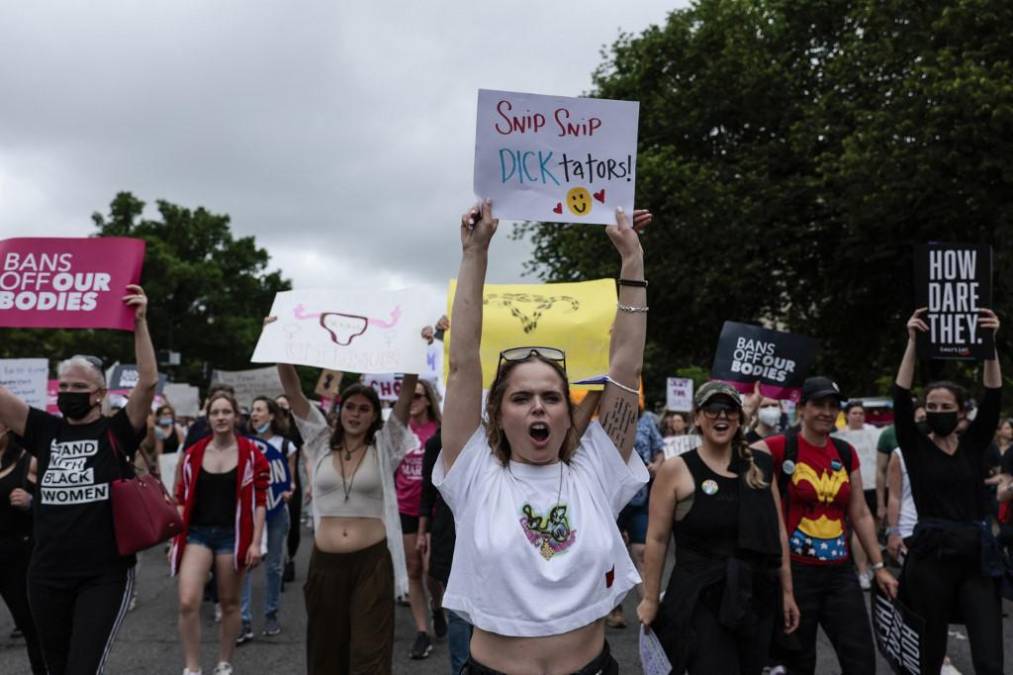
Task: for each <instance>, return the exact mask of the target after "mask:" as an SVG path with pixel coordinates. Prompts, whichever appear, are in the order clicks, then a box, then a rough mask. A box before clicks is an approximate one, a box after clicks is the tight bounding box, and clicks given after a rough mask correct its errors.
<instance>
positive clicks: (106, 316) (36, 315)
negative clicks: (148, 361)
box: [0, 237, 145, 331]
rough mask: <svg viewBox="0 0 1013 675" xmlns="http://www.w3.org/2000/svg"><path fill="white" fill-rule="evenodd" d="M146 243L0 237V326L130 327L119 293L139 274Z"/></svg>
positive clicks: (119, 239)
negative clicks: (1, 238) (0, 238)
mask: <svg viewBox="0 0 1013 675" xmlns="http://www.w3.org/2000/svg"><path fill="white" fill-rule="evenodd" d="M144 248H145V242H144V240H142V239H132V238H129V237H89V238H57V237H21V238H16V239H4V240H0V327H5V328H113V329H116V330H127V331H132V330H133V329H134V313H133V311H132V310H131V309H130V308H129V307H127V306H126V305H124V304H123V296H124V295H127V293H128V291H127V285H128V284H136V283H138V282H139V281H140V279H141V266H142V264H143V263H144Z"/></svg>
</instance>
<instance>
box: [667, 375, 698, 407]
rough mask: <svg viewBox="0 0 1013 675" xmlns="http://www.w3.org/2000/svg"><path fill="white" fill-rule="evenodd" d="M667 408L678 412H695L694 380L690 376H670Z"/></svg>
mask: <svg viewBox="0 0 1013 675" xmlns="http://www.w3.org/2000/svg"><path fill="white" fill-rule="evenodd" d="M665 408H667V409H668V410H674V411H676V412H693V380H691V379H689V378H688V377H670V378H668V387H667V388H666V390H665Z"/></svg>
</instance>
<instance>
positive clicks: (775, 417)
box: [756, 406, 781, 427]
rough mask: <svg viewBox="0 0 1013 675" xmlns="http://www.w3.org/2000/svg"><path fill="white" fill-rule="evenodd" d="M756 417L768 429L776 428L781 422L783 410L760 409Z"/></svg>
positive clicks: (772, 408)
mask: <svg viewBox="0 0 1013 675" xmlns="http://www.w3.org/2000/svg"><path fill="white" fill-rule="evenodd" d="M756 415H757V417H759V418H760V423H762V424H763V425H764V426H768V427H776V426H777V423H778V422H780V421H781V409H780V408H775V407H774V406H770V407H767V408H760V410H759V412H757V413H756Z"/></svg>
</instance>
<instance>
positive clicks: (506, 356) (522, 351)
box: [496, 347, 566, 371]
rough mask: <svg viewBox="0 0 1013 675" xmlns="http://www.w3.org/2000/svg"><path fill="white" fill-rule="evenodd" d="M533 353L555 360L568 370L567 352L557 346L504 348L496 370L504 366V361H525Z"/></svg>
mask: <svg viewBox="0 0 1013 675" xmlns="http://www.w3.org/2000/svg"><path fill="white" fill-rule="evenodd" d="M533 355H534V356H540V357H542V358H543V359H546V360H548V361H555V362H556V363H558V364H559V365H560V367H561V368H562V369H563V370H564V371H566V354H565V353H564V352H563V350H562V349H556V348H555V347H513V348H511V349H504V350H503V351H501V352H500V353H499V363H498V364H497V365H496V370H499V369H500V368H501V367H502V366H503V362H504V361H524V360H525V359H529V358H531V356H533Z"/></svg>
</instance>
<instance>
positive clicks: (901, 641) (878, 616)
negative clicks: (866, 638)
mask: <svg viewBox="0 0 1013 675" xmlns="http://www.w3.org/2000/svg"><path fill="white" fill-rule="evenodd" d="M872 588H873V600H872V625H873V628H874V630H875V632H876V646H877V647H878V648H879V653H880V654H882V655H883V658H884V659H886V661H887V662H888V663H889V664H890V667H891V668H892V669H893V672H895V673H899V674H907V673H911V674H912V675H917V674H918V673H920V672H921V668H920V663H921V635H922V631H923V629H924V628H925V620H924V619H922V618H921V617H919V616H918V615H916V614H915V613H914V612H912V611H911V610H910V609H908V608H907V607H905V606H904V605H902V604H901V603H900V602H899V601H896V600H890V598H888V597H886V596H885V595H883V592H882V591H880V590H879V586H877V585H876V584H873V585H872Z"/></svg>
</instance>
